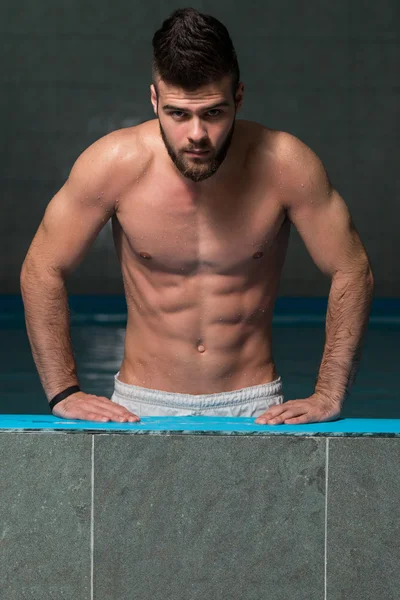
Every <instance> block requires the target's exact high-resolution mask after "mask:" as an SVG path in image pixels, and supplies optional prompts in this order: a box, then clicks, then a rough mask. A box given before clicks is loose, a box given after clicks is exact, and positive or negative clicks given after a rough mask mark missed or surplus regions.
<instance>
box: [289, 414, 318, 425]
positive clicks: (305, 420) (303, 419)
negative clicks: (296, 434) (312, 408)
mask: <svg viewBox="0 0 400 600" xmlns="http://www.w3.org/2000/svg"><path fill="white" fill-rule="evenodd" d="M284 422H285V425H300V424H303V425H304V423H315V421H313V420H311V421H310V418H309V417H308V416H307V415H302V416H301V417H294V418H290V419H285V421H284Z"/></svg>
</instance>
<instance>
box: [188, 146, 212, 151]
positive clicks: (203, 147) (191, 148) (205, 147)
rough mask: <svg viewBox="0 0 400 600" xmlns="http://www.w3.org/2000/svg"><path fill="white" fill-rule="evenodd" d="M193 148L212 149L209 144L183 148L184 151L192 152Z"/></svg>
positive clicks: (199, 149)
mask: <svg viewBox="0 0 400 600" xmlns="http://www.w3.org/2000/svg"><path fill="white" fill-rule="evenodd" d="M195 150H198V151H201V150H212V148H211V146H191V147H190V148H184V150H183V151H184V152H194V151H195Z"/></svg>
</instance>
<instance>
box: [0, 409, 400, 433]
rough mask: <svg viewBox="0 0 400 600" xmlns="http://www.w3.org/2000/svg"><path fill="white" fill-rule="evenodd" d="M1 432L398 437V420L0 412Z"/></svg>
mask: <svg viewBox="0 0 400 600" xmlns="http://www.w3.org/2000/svg"><path fill="white" fill-rule="evenodd" d="M0 430H2V431H27V430H28V431H41V430H43V431H45V430H52V431H60V430H61V431H70V432H71V433H73V432H79V431H90V432H96V431H97V432H107V433H113V432H121V433H133V434H134V433H149V432H162V433H168V432H174V431H179V432H185V433H200V434H207V433H210V432H211V433H215V434H218V433H219V434H247V435H296V436H359V435H362V436H379V435H385V436H389V437H396V436H400V419H338V420H337V421H330V422H326V423H310V424H307V425H257V424H255V423H254V419H253V418H251V417H204V416H187V417H142V419H141V421H140V422H138V423H113V422H111V421H109V422H107V423H100V422H98V421H81V420H68V419H60V418H59V417H55V416H53V415H18V414H11V415H0Z"/></svg>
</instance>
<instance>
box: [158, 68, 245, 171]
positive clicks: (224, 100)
mask: <svg viewBox="0 0 400 600" xmlns="http://www.w3.org/2000/svg"><path fill="white" fill-rule="evenodd" d="M156 85H157V90H158V95H157V94H156V91H155V89H154V86H152V103H153V107H154V111H155V113H156V114H157V116H158V119H159V124H160V131H161V136H162V139H163V141H164V144H165V147H166V149H167V151H168V154H169V156H170V158H171V160H172V161H173V163H174V164H175V166H176V167H177V169H178V170H179V171H180V172H181V173H182V175H184V176H185V177H187V178H189V179H191V180H192V181H196V182H197V181H203V180H204V179H207V178H208V177H211V175H213V174H214V173H215V172H216V171H217V170H218V168H219V167H220V165H221V164H222V162H223V160H224V159H225V157H226V155H227V152H228V149H229V146H230V144H231V141H232V137H233V132H234V129H235V116H236V111H237V109H238V108H239V107H240V104H241V97H242V92H243V86H242V84H240V86H239V89H238V92H237V94H236V98H235V99H234V98H233V95H232V84H231V79H230V77H226V78H224V79H222V80H221V81H220V82H217V83H212V84H208V85H205V86H203V87H201V88H199V89H198V90H196V91H195V92H188V91H185V90H183V89H181V88H177V87H174V86H171V85H168V84H166V83H164V82H163V81H162V80H160V79H158V80H157V83H156Z"/></svg>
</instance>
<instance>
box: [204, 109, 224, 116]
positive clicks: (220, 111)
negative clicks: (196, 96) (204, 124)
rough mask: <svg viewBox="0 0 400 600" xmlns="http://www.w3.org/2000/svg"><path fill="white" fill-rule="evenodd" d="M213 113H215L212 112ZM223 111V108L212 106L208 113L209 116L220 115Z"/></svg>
mask: <svg viewBox="0 0 400 600" xmlns="http://www.w3.org/2000/svg"><path fill="white" fill-rule="evenodd" d="M211 113H213V114H211ZM221 113H222V110H220V109H219V108H212V109H211V110H208V111H207V113H206V114H207V115H208V116H209V117H219V115H220V114H221Z"/></svg>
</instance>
